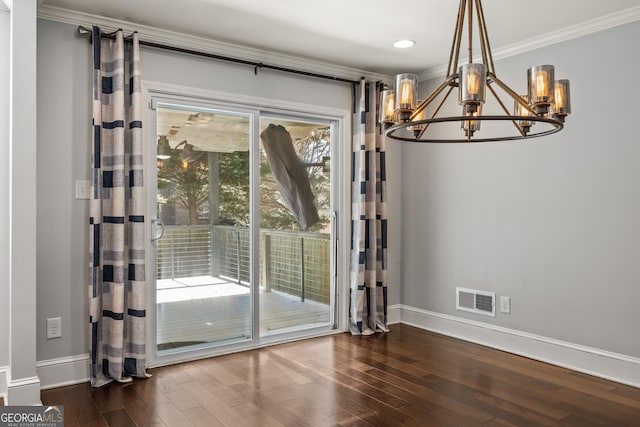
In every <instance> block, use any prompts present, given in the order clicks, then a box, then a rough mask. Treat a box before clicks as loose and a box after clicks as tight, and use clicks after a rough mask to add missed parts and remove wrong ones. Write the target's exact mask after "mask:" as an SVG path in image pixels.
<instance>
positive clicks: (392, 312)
mask: <svg viewBox="0 0 640 427" xmlns="http://www.w3.org/2000/svg"><path fill="white" fill-rule="evenodd" d="M401 312H402V305H401V304H394V305H390V306H388V307H387V324H389V325H395V324H397V323H400V320H401V318H400V315H401Z"/></svg>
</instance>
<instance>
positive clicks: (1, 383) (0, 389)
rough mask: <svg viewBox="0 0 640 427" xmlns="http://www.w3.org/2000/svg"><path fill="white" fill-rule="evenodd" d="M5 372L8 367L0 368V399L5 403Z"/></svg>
mask: <svg viewBox="0 0 640 427" xmlns="http://www.w3.org/2000/svg"><path fill="white" fill-rule="evenodd" d="M7 372H9V367H8V366H0V397H1V398H2V400H3V401H4V402H5V405H6V402H7Z"/></svg>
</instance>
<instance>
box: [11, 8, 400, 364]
mask: <svg viewBox="0 0 640 427" xmlns="http://www.w3.org/2000/svg"><path fill="white" fill-rule="evenodd" d="M75 29H76V27H75V26H72V25H67V24H61V23H56V22H51V21H47V20H39V21H38V233H39V234H38V260H37V269H38V270H37V274H38V337H37V339H38V349H37V359H38V360H46V359H52V358H56V357H64V356H70V355H79V354H85V353H87V352H88V328H87V319H88V309H87V304H86V295H87V286H88V258H87V245H88V234H87V229H88V228H87V227H88V225H87V224H88V203H87V201H83V200H75V198H74V182H75V180H76V179H88V177H89V158H90V148H89V147H90V144H89V142H90V133H89V130H90V123H91V111H90V108H91V92H90V87H91V71H90V65H91V62H90V57H89V54H90V47H89V44H88V42H87V39H84V38H82V39H78V38H76V36H75V35H74V34H75ZM142 67H143V79H144V80H149V81H154V82H161V83H171V84H176V85H184V86H189V87H196V88H202V89H206V90H216V91H223V92H228V93H238V94H244V95H251V96H257V97H263V98H271V99H278V100H285V101H292V102H299V103H305V104H310V105H318V106H325V107H332V108H341V109H350V108H351V88H350V86H349V85H342V84H337V83H332V82H327V81H321V80H309V79H307V78H303V77H295V76H290V75H285V74H276V73H272V72H268V71H265V70H262V71H260V72H259V75H258V76H255V75H254V73H253V69H252V68H250V67H244V66H235V65H230V64H227V63H220V62H214V61H210V60H205V59H199V58H194V57H189V56H185V55H179V54H171V53H168V52H165V51H159V50H150V49H145V48H143V52H142ZM0 81H1V80H0ZM0 125H1V123H0ZM345 142H347V141H345ZM389 157H390V160H389V162H390V163H391V164H390V165H389V170H390V173H389V175H390V176H389V181H390V187H394V188H395V187H398V188H399V184H400V174H399V170H400V167H399V162H400V148H399V147H393V148H392V149H391V150H390V153H389ZM391 171H393V172H391ZM390 194H392V203H391V206H392V207H391V213H390V217H395V218H396V219H395V220H393V221H392V224H395V225H392V227H395V228H396V229H397V231H395V232H394V236H396V237H395V238H394V239H392V241H391V246H392V247H393V246H395V248H394V249H395V250H394V251H393V252H392V253H393V255H392V257H391V260H390V282H391V283H392V284H394V285H395V289H394V290H393V291H392V292H391V295H390V300H391V303H392V304H393V303H398V302H399V301H400V290H399V283H400V280H399V276H400V272H399V266H400V257H399V246H400V232H399V227H400V225H399V224H400V220H399V209H400V199H399V191H395V190H393V191H390ZM0 232H1V231H0ZM392 232H393V231H392ZM390 233H391V232H390ZM3 259H4V258H3ZM59 315H62V317H63V337H62V338H61V339H56V340H46V339H45V321H46V318H47V317H52V316H59ZM0 362H1V359H0ZM0 364H1V363H0Z"/></svg>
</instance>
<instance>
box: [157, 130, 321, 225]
mask: <svg viewBox="0 0 640 427" xmlns="http://www.w3.org/2000/svg"><path fill="white" fill-rule="evenodd" d="M294 147H295V149H296V151H297V153H298V157H300V159H301V161H302V162H305V163H307V164H311V163H312V164H321V163H322V162H323V158H324V157H327V156H330V154H331V147H330V141H329V132H328V130H318V131H317V133H316V134H314V135H311V136H309V137H306V138H302V139H299V140H297V141H295V142H294ZM261 152H262V151H261ZM180 157H181V156H180V151H175V152H174V153H173V155H172V156H171V158H169V159H167V160H165V161H163V162H162V165H159V167H158V193H159V195H160V196H161V197H162V199H164V201H165V209H166V210H168V211H171V210H174V211H175V217H176V220H174V221H171V220H169V219H168V218H166V216H163V222H164V223H165V224H167V225H170V224H177V223H183V224H184V223H188V224H190V225H194V224H198V223H199V222H200V220H199V216H200V218H203V217H205V218H206V219H207V220H208V218H209V215H208V211H209V168H210V167H215V166H214V165H209V164H208V157H207V156H206V152H202V154H201V156H200V159H199V160H197V161H195V162H192V163H188V164H186V166H185V164H184V163H183V162H182V160H181V158H180ZM217 162H218V164H217V174H218V182H219V184H218V185H219V187H218V194H219V206H218V218H219V220H218V223H219V224H225V225H234V226H241V227H247V226H249V222H250V221H249V220H250V218H249V207H250V185H249V152H248V151H235V152H231V153H218V155H217ZM307 171H308V173H309V181H310V184H311V189H312V191H313V193H314V195H315V197H316V206H317V208H318V213H319V215H320V221H319V222H318V223H317V224H315V225H313V226H311V227H309V229H308V230H307V231H316V232H320V231H323V230H325V229H326V227H327V225H329V224H330V222H331V200H330V190H331V188H330V186H331V182H330V179H329V176H328V175H327V173H326V172H324V171H323V167H322V166H309V167H307ZM181 211H182V212H186V214H184V215H182V216H183V217H186V218H185V219H186V221H180V220H179V218H180V217H181V215H180V212H181ZM204 213H206V215H205V214H204ZM207 223H208V221H207ZM260 227H262V228H268V229H275V230H291V229H293V230H296V229H300V226H299V225H298V223H297V221H296V219H295V217H294V216H293V215H292V214H291V212H290V211H289V209H288V208H287V207H286V206H285V205H284V204H283V203H282V198H281V196H280V193H279V192H278V190H277V187H276V183H275V180H274V177H273V173H272V172H271V169H270V167H269V164H268V163H267V160H266V158H265V156H264V152H262V155H261V159H260Z"/></svg>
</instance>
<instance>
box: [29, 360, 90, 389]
mask: <svg viewBox="0 0 640 427" xmlns="http://www.w3.org/2000/svg"><path fill="white" fill-rule="evenodd" d="M89 365H90V361H89V355H88V354H81V355H78V356H69V357H60V358H57V359H49V360H42V361H40V362H37V363H36V371H37V372H38V377H40V387H41V389H42V390H46V389H50V388H55V387H64V386H67V385H73V384H80V383H84V382H87V381H89V376H90V372H89V370H90V367H89Z"/></svg>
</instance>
